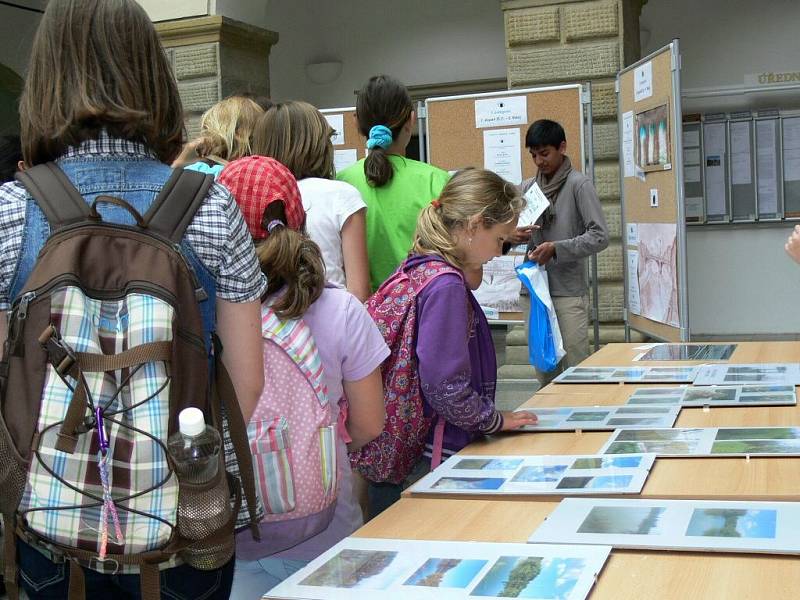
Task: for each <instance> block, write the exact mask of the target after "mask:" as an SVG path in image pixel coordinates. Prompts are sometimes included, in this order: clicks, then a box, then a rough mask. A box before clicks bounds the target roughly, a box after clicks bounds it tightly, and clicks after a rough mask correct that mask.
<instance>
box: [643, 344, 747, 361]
mask: <svg viewBox="0 0 800 600" xmlns="http://www.w3.org/2000/svg"><path fill="white" fill-rule="evenodd" d="M734 350H736V344H656V345H654V346H653V347H652V348H650V349H648V350H646V351H645V352H643V353H641V354H639V355H638V356H636V357H635V358H634V359H633V360H635V361H639V360H663V361H671V360H675V361H678V360H706V361H707V360H728V359H729V358H730V357H731V355H732V354H733V352H734Z"/></svg>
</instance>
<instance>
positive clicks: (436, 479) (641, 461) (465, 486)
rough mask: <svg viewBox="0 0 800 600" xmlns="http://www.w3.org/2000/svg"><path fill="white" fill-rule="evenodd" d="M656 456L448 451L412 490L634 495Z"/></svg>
mask: <svg viewBox="0 0 800 600" xmlns="http://www.w3.org/2000/svg"><path fill="white" fill-rule="evenodd" d="M654 460H655V455H653V454H643V455H626V456H596V455H586V456H464V455H460V454H459V455H456V456H451V457H450V458H448V459H447V460H446V461H445V462H443V463H442V464H441V465H439V467H437V468H436V469H435V470H434V471H432V472H430V473H428V474H427V475H425V477H423V478H422V479H420V480H419V481H418V482H417V483H416V484H414V486H413V487H412V488H411V490H410V491H411V493H412V494H454V495H489V496H504V495H509V496H515V495H524V496H539V495H558V496H566V495H584V494H585V495H591V494H638V493H639V492H641V491H642V487H643V486H644V482H645V480H646V479H647V475H648V474H649V472H650V468H651V467H652V466H653V461H654Z"/></svg>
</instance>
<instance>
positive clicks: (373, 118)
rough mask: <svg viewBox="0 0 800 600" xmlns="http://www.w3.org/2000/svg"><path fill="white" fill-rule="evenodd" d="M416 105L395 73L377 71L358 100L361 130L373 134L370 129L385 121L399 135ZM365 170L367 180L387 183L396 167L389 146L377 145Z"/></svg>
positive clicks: (357, 114) (381, 184)
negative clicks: (387, 147) (379, 73)
mask: <svg viewBox="0 0 800 600" xmlns="http://www.w3.org/2000/svg"><path fill="white" fill-rule="evenodd" d="M413 110H414V105H413V104H412V102H411V96H409V95H408V90H407V89H406V86H404V85H403V84H402V83H400V82H399V81H398V80H397V79H395V78H394V77H389V76H388V75H375V76H374V77H370V79H369V81H367V83H366V84H365V85H364V87H362V88H361V91H359V92H358V99H357V101H356V118H357V119H358V130H359V131H360V132H361V135H363V136H364V137H365V138H369V130H370V129H372V128H373V127H375V126H376V125H383V126H384V127H388V128H389V129H390V130H391V131H392V137H393V138H394V139H397V136H398V134H399V133H400V130H401V129H402V128H403V125H405V124H406V123H407V122H408V119H409V118H410V117H411V113H412V112H413ZM364 174H365V175H366V176H367V182H368V183H369V184H370V185H371V186H374V187H381V186H384V185H386V184H387V183H388V182H389V180H390V179H391V178H392V177H393V176H394V168H393V167H392V163H391V162H389V157H388V156H387V155H386V150H384V149H383V148H381V147H379V146H375V147H374V148H372V149H371V150H370V151H369V154H368V155H367V159H366V160H365V161H364Z"/></svg>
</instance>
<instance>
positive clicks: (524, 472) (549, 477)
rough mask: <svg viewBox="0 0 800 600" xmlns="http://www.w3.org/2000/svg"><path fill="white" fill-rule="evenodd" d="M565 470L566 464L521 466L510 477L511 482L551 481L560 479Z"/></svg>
mask: <svg viewBox="0 0 800 600" xmlns="http://www.w3.org/2000/svg"><path fill="white" fill-rule="evenodd" d="M566 470H567V465H551V466H544V465H543V466H530V467H522V468H521V469H520V470H519V472H517V474H516V475H514V477H512V478H511V481H512V482H522V481H525V482H532V483H543V482H548V481H549V482H553V481H558V480H559V479H561V476H562V475H563V474H564V471H566Z"/></svg>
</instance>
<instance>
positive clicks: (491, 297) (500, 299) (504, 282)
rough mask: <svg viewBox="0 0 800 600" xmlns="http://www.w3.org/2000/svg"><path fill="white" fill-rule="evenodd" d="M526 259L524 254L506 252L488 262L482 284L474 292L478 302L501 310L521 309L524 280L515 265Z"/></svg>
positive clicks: (484, 268)
mask: <svg viewBox="0 0 800 600" xmlns="http://www.w3.org/2000/svg"><path fill="white" fill-rule="evenodd" d="M524 260H525V257H524V256H520V255H513V254H506V255H505V256H498V257H496V258H493V259H492V260H490V261H489V262H488V263H486V264H485V265H484V266H483V279H482V280H481V285H480V287H479V288H478V289H477V290H475V291H474V292H473V293H474V294H475V298H476V299H477V300H478V303H479V304H481V305H483V306H488V307H490V308H494V309H497V310H498V311H500V312H515V311H521V310H522V305H521V304H520V299H519V293H520V290H521V289H522V282H521V281H520V280H519V278H518V277H517V272H516V271H515V270H514V267H515V266H517V265H521V264H522V263H523V262H524Z"/></svg>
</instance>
